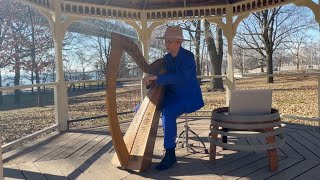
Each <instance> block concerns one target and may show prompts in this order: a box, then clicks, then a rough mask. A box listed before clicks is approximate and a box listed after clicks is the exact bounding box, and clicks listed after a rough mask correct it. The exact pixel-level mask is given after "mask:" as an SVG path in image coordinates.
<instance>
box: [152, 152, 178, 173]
mask: <svg viewBox="0 0 320 180" xmlns="http://www.w3.org/2000/svg"><path fill="white" fill-rule="evenodd" d="M176 163H177V158H176V153H175V148H171V149H166V153H165V155H164V157H163V159H162V160H161V162H160V163H159V164H158V165H157V166H156V167H155V169H156V170H159V171H162V170H166V169H169V168H170V167H172V166H173V165H174V164H176Z"/></svg>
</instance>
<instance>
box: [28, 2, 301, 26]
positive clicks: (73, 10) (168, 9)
mask: <svg viewBox="0 0 320 180" xmlns="http://www.w3.org/2000/svg"><path fill="white" fill-rule="evenodd" d="M22 1H24V2H27V3H29V4H32V6H34V7H37V8H38V9H43V10H47V11H54V5H53V4H54V0H22ZM294 2H296V0H61V13H62V14H63V15H69V16H78V17H81V18H87V17H92V18H102V19H106V18H107V19H117V20H125V21H142V20H146V21H170V20H183V19H203V18H224V17H226V16H227V14H228V15H229V16H239V15H242V14H248V13H249V14H250V13H252V12H256V11H261V10H264V9H269V8H273V7H277V6H281V5H286V4H290V3H294ZM227 11H228V12H227Z"/></svg>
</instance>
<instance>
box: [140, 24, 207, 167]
mask: <svg viewBox="0 0 320 180" xmlns="http://www.w3.org/2000/svg"><path fill="white" fill-rule="evenodd" d="M161 39H164V40H165V47H166V49H167V51H168V54H166V55H165V56H164V61H165V70H166V73H165V74H161V75H147V76H146V77H144V78H143V82H144V84H145V85H150V84H151V83H152V82H153V81H156V83H158V84H160V85H163V86H164V87H165V93H164V97H163V107H162V115H161V119H162V126H163V131H164V148H165V149H166V153H165V156H164V157H163V159H162V161H161V162H160V163H159V164H158V165H157V166H156V167H155V168H156V169H157V170H165V169H169V168H170V167H171V166H172V165H174V164H176V162H177V159H176V155H175V147H176V142H175V140H176V136H177V123H176V120H177V118H178V117H179V116H180V115H182V114H183V113H191V112H194V111H197V110H198V109H200V108H201V107H202V106H203V105H204V103H203V99H202V94H201V89H200V85H199V83H198V81H197V77H196V65H195V60H194V55H193V53H192V52H190V51H188V50H186V49H184V48H182V47H181V44H182V42H183V41H184V39H183V33H182V29H181V28H180V27H176V26H170V27H168V28H167V29H166V32H165V34H164V37H162V38H161Z"/></svg>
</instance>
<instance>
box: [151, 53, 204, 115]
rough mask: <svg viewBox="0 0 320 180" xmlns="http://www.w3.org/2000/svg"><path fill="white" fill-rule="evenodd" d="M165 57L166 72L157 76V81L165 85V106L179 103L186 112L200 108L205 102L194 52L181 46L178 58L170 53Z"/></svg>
mask: <svg viewBox="0 0 320 180" xmlns="http://www.w3.org/2000/svg"><path fill="white" fill-rule="evenodd" d="M164 59H165V67H166V74H163V75H158V76H157V83H158V84H160V85H164V87H165V93H164V99H163V100H164V106H165V104H166V103H177V105H179V106H180V107H182V109H184V112H185V113H191V112H194V111H196V110H198V109H200V108H201V107H202V106H203V105H204V103H203V99H202V93H201V89H200V85H199V82H198V80H197V74H196V64H195V60H194V55H193V53H192V52H190V51H188V50H186V49H184V48H182V47H180V49H179V52H178V54H177V56H176V58H173V57H172V55H171V54H170V53H169V54H166V55H165V56H164Z"/></svg>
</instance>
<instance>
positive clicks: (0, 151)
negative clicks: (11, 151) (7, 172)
mask: <svg viewBox="0 0 320 180" xmlns="http://www.w3.org/2000/svg"><path fill="white" fill-rule="evenodd" d="M1 137H2V136H1V132H0V179H1V180H2V179H3V164H2V149H1V146H2V142H1Z"/></svg>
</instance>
